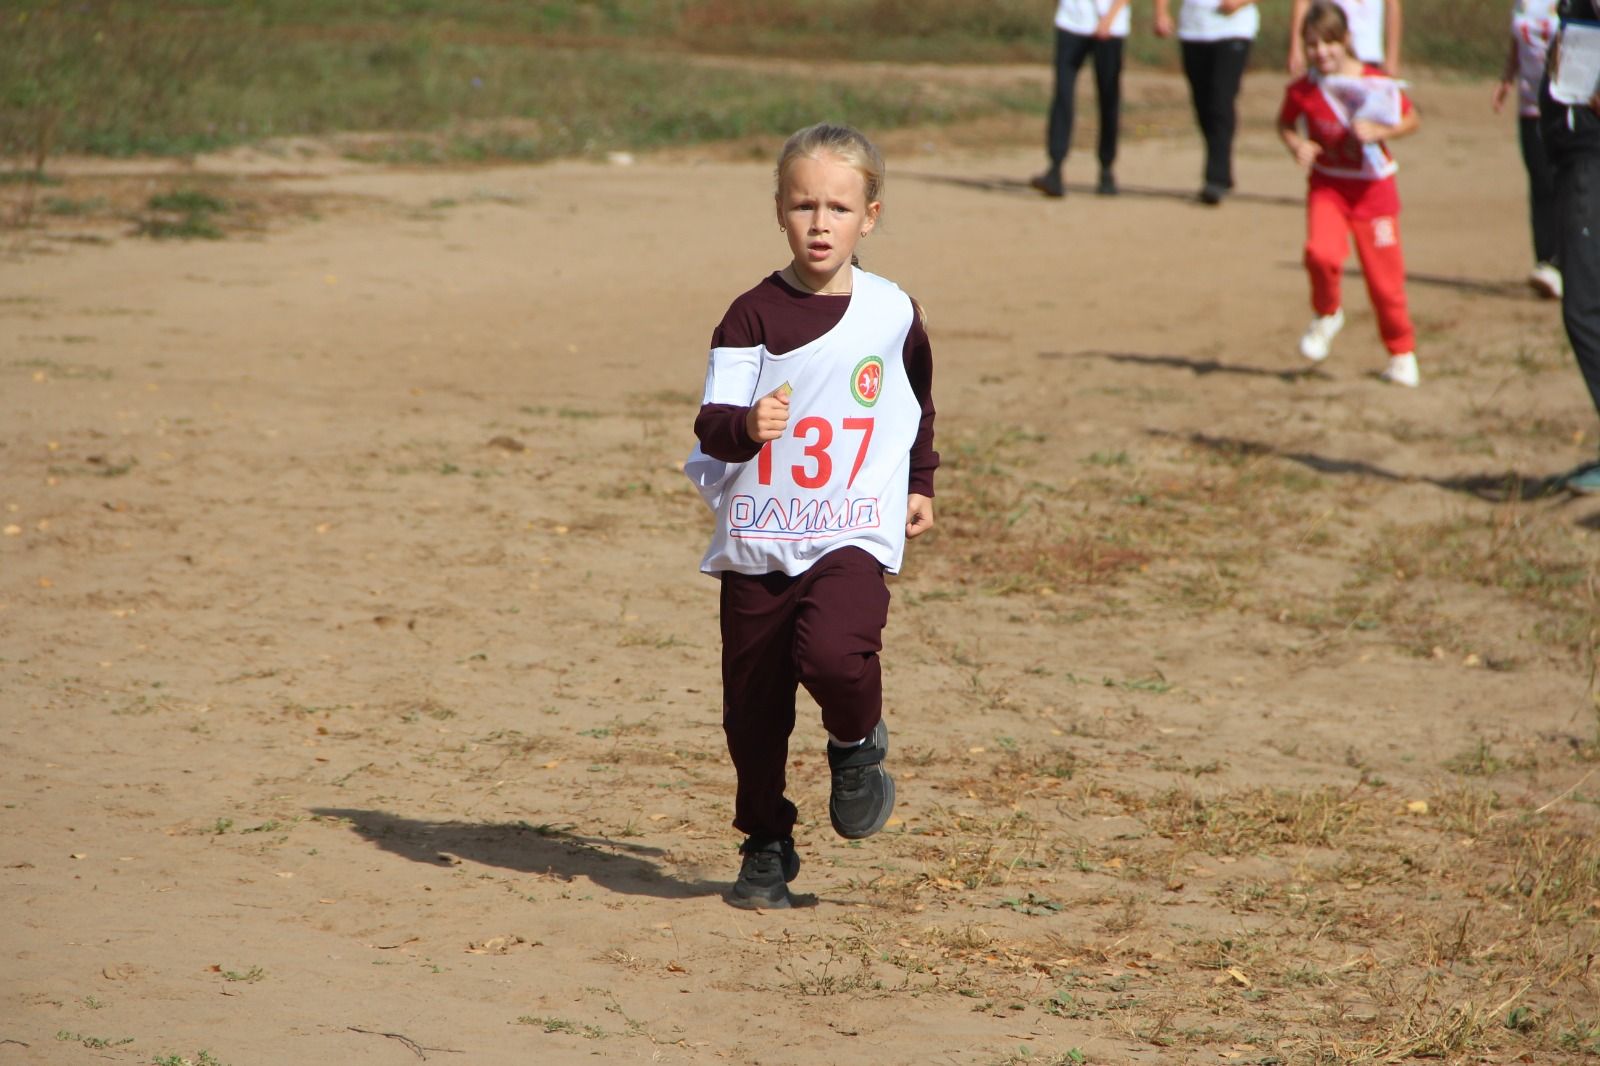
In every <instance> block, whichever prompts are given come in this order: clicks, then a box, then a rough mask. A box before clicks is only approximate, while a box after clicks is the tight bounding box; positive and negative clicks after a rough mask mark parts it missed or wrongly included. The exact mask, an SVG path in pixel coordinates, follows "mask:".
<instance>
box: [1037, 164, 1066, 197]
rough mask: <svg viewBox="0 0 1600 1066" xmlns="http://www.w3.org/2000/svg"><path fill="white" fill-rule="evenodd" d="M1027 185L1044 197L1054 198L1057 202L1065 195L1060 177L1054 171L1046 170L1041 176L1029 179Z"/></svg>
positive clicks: (1064, 188)
mask: <svg viewBox="0 0 1600 1066" xmlns="http://www.w3.org/2000/svg"><path fill="white" fill-rule="evenodd" d="M1028 184H1029V185H1032V186H1033V187H1034V188H1035V189H1038V190H1039V191H1040V192H1042V193H1044V194H1045V195H1046V196H1052V197H1055V198H1056V199H1057V200H1059V199H1061V197H1063V196H1065V195H1067V190H1066V187H1065V186H1064V185H1062V184H1061V175H1060V174H1059V173H1058V172H1056V171H1054V170H1047V171H1045V172H1044V173H1043V174H1039V175H1037V176H1035V177H1032V178H1029V179H1028Z"/></svg>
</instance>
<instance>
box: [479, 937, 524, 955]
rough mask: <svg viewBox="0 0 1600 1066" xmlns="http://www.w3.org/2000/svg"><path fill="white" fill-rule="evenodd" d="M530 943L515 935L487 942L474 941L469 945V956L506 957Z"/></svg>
mask: <svg viewBox="0 0 1600 1066" xmlns="http://www.w3.org/2000/svg"><path fill="white" fill-rule="evenodd" d="M527 943H528V941H527V940H526V939H524V938H523V937H520V936H517V935H516V934H515V933H507V934H505V935H504V936H492V937H490V938H489V939H487V940H474V941H472V942H471V943H469V944H468V945H467V954H468V955H506V954H509V953H510V951H511V949H512V948H515V947H520V946H522V945H524V944H527Z"/></svg>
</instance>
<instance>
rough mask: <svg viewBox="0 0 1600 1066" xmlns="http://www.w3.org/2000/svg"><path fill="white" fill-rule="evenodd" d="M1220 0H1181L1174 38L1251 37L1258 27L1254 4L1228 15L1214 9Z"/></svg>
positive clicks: (1207, 39)
mask: <svg viewBox="0 0 1600 1066" xmlns="http://www.w3.org/2000/svg"><path fill="white" fill-rule="evenodd" d="M1221 3H1222V0H1183V6H1182V7H1180V8H1179V9H1178V40H1180V41H1228V40H1235V39H1238V38H1241V37H1242V38H1245V39H1247V40H1253V39H1254V38H1255V35H1256V34H1257V33H1258V32H1259V31H1260V29H1261V12H1260V11H1257V10H1256V5H1255V4H1249V5H1247V6H1245V7H1242V8H1240V9H1239V10H1238V11H1235V12H1234V13H1233V14H1231V15H1224V14H1223V13H1222V12H1220V11H1218V10H1217V8H1218V6H1219V5H1220V4H1221Z"/></svg>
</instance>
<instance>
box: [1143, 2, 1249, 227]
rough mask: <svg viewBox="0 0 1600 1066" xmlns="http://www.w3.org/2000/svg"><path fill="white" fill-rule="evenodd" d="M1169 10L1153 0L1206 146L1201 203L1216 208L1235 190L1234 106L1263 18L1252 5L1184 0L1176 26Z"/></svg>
mask: <svg viewBox="0 0 1600 1066" xmlns="http://www.w3.org/2000/svg"><path fill="white" fill-rule="evenodd" d="M1169 6H1170V0H1156V25H1155V31H1156V36H1158V37H1171V36H1172V35H1173V34H1174V33H1176V34H1177V37H1178V43H1179V46H1180V47H1181V48H1182V50H1183V73H1184V75H1185V76H1186V77H1187V78H1188V79H1189V93H1190V96H1191V97H1192V98H1193V100H1194V116H1195V120H1196V121H1197V122H1198V123H1199V124H1200V134H1201V136H1203V137H1204V138H1205V142H1206V167H1205V177H1204V184H1202V185H1201V187H1200V200H1201V202H1202V203H1207V204H1211V205H1213V206H1214V205H1216V204H1220V203H1221V202H1222V198H1223V197H1224V196H1226V195H1227V194H1228V191H1229V190H1230V189H1232V188H1233V135H1234V131H1235V129H1236V128H1237V126H1238V115H1237V110H1236V107H1235V101H1236V100H1237V98H1238V96H1239V86H1240V85H1241V84H1242V83H1243V81H1244V68H1245V66H1246V65H1247V64H1248V63H1249V62H1250V42H1251V41H1252V40H1254V39H1255V36H1256V33H1257V31H1258V30H1259V29H1260V28H1261V14H1260V12H1258V11H1257V10H1256V7H1255V0H1183V6H1182V7H1181V8H1180V9H1179V11H1178V18H1177V21H1176V22H1174V21H1173V19H1172V16H1171V14H1170V13H1169Z"/></svg>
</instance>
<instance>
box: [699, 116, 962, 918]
mask: <svg viewBox="0 0 1600 1066" xmlns="http://www.w3.org/2000/svg"><path fill="white" fill-rule="evenodd" d="M883 176H884V165H883V159H882V157H881V156H880V155H879V154H878V151H877V149H876V148H874V147H873V145H872V143H871V142H870V141H868V140H867V139H866V138H865V137H864V136H862V135H861V134H860V133H859V132H857V131H856V130H854V129H851V128H849V127H847V126H834V125H827V124H819V125H816V126H810V127H807V128H806V129H803V130H800V131H799V132H797V133H796V134H794V135H793V136H792V137H790V138H789V140H788V142H787V143H786V144H785V145H784V146H783V152H782V153H781V154H780V155H779V157H778V166H777V195H776V198H775V199H776V202H777V217H778V229H780V230H781V231H783V233H784V234H785V237H786V239H787V241H788V244H789V251H790V254H791V256H792V258H791V260H790V262H789V264H788V265H787V266H785V267H784V268H783V269H782V270H779V271H777V272H775V273H772V274H769V275H768V276H767V277H766V278H764V279H762V281H761V282H760V283H759V284H757V285H756V286H755V288H753V289H751V290H750V291H748V292H746V293H744V294H743V295H741V296H739V297H738V298H737V299H735V300H734V301H733V304H732V306H730V307H729V308H728V311H727V314H725V315H724V316H723V318H722V323H721V324H720V325H719V326H718V327H717V328H716V331H715V332H714V333H713V334H712V338H711V360H710V368H709V370H708V371H707V373H706V387H705V398H704V403H703V406H702V407H701V409H700V414H699V417H697V418H696V419H695V436H696V437H697V438H698V439H699V445H698V446H697V447H696V449H695V450H694V452H693V453H692V454H691V455H690V457H689V461H688V462H687V463H686V464H685V466H684V472H685V473H687V474H688V475H689V477H690V479H691V480H692V481H694V483H695V485H696V487H697V488H698V489H699V490H700V492H701V495H702V496H704V497H705V500H706V502H707V503H708V504H709V505H710V506H711V508H712V510H713V511H714V512H715V513H716V525H715V529H714V531H713V533H712V537H711V547H710V548H709V549H708V550H707V552H706V554H705V558H704V559H703V560H702V561H701V564H700V569H701V570H703V571H705V572H706V573H708V574H714V575H717V576H719V577H720V579H721V582H722V596H721V612H722V685H723V704H722V725H723V731H724V733H725V734H726V736H727V741H728V753H729V755H730V756H731V758H732V760H733V766H734V771H735V774H736V777H737V779H738V785H737V792H736V795H735V799H734V818H733V824H734V826H735V828H737V829H739V830H740V831H742V832H743V833H744V834H745V840H744V843H743V845H742V846H741V848H740V850H741V851H742V852H743V854H744V859H743V862H742V864H741V866H740V870H739V878H738V880H737V881H736V882H735V883H734V886H733V889H732V891H731V893H730V894H729V896H728V900H729V902H731V903H733V904H734V905H736V906H741V907H752V908H767V907H771V908H781V907H788V906H789V905H790V902H791V900H790V896H789V891H788V887H787V885H788V882H790V881H793V880H794V878H795V875H796V874H797V873H798V872H799V870H800V859H799V856H798V855H796V854H795V848H794V825H795V822H796V820H797V819H798V817H799V812H798V811H797V809H796V808H795V805H794V804H793V803H792V802H791V801H790V800H789V798H788V797H787V796H786V795H785V794H784V790H785V773H786V769H787V763H788V745H789V735H790V733H791V732H793V730H794V724H795V693H796V689H797V686H799V685H804V686H805V687H806V690H807V691H808V692H810V693H811V695H812V697H813V698H815V699H816V701H817V704H818V705H819V706H820V707H821V709H822V724H823V726H824V727H825V728H826V729H827V732H828V745H827V753H828V765H829V768H830V770H831V776H832V795H831V797H830V799H829V803H828V814H829V816H830V818H831V820H832V822H833V828H834V829H835V830H836V831H837V832H838V833H839V835H840V836H843V837H845V838H847V839H851V840H855V839H860V838H862V837H867V836H871V835H872V834H873V833H876V832H877V831H878V830H879V829H882V828H883V826H884V824H885V823H886V822H887V821H888V819H889V813H890V811H891V810H893V808H894V780H893V779H892V778H891V777H890V776H889V774H888V773H887V772H886V771H885V770H884V768H883V760H884V756H885V755H886V754H887V753H888V748H889V734H888V730H887V728H886V727H885V726H884V723H883V685H882V678H881V675H880V671H879V663H878V653H879V651H880V650H881V649H882V647H883V642H882V633H883V627H884V624H885V623H886V622H887V620H888V611H889V590H888V586H887V585H886V584H885V581H884V575H885V573H898V572H899V569H900V563H901V559H902V557H903V555H904V553H905V542H906V538H907V537H915V536H919V535H920V534H922V533H924V532H926V531H927V530H928V529H930V528H932V526H933V472H934V469H935V468H936V467H937V466H938V465H939V456H938V453H937V452H935V451H934V450H933V416H934V410H933V398H932V387H933V356H932V352H931V350H930V348H929V344H928V336H927V333H926V332H925V330H924V328H923V324H922V321H921V312H920V309H919V308H917V307H916V305H915V304H913V303H912V301H911V298H910V297H908V296H907V295H906V294H905V293H904V292H902V291H901V290H900V288H899V287H898V286H896V285H895V284H894V283H893V282H891V281H888V280H886V279H884V278H881V277H878V276H876V275H874V274H869V273H867V272H866V271H864V270H862V269H860V268H859V267H858V266H856V265H855V254H854V253H855V250H856V245H857V244H858V243H859V242H860V241H861V240H862V238H864V237H866V236H867V235H868V234H869V233H871V232H872V230H873V227H874V226H875V225H876V224H877V221H878V215H879V212H880V211H881V210H882V208H883V205H882V202H881V200H880V197H881V196H882V191H883Z"/></svg>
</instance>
